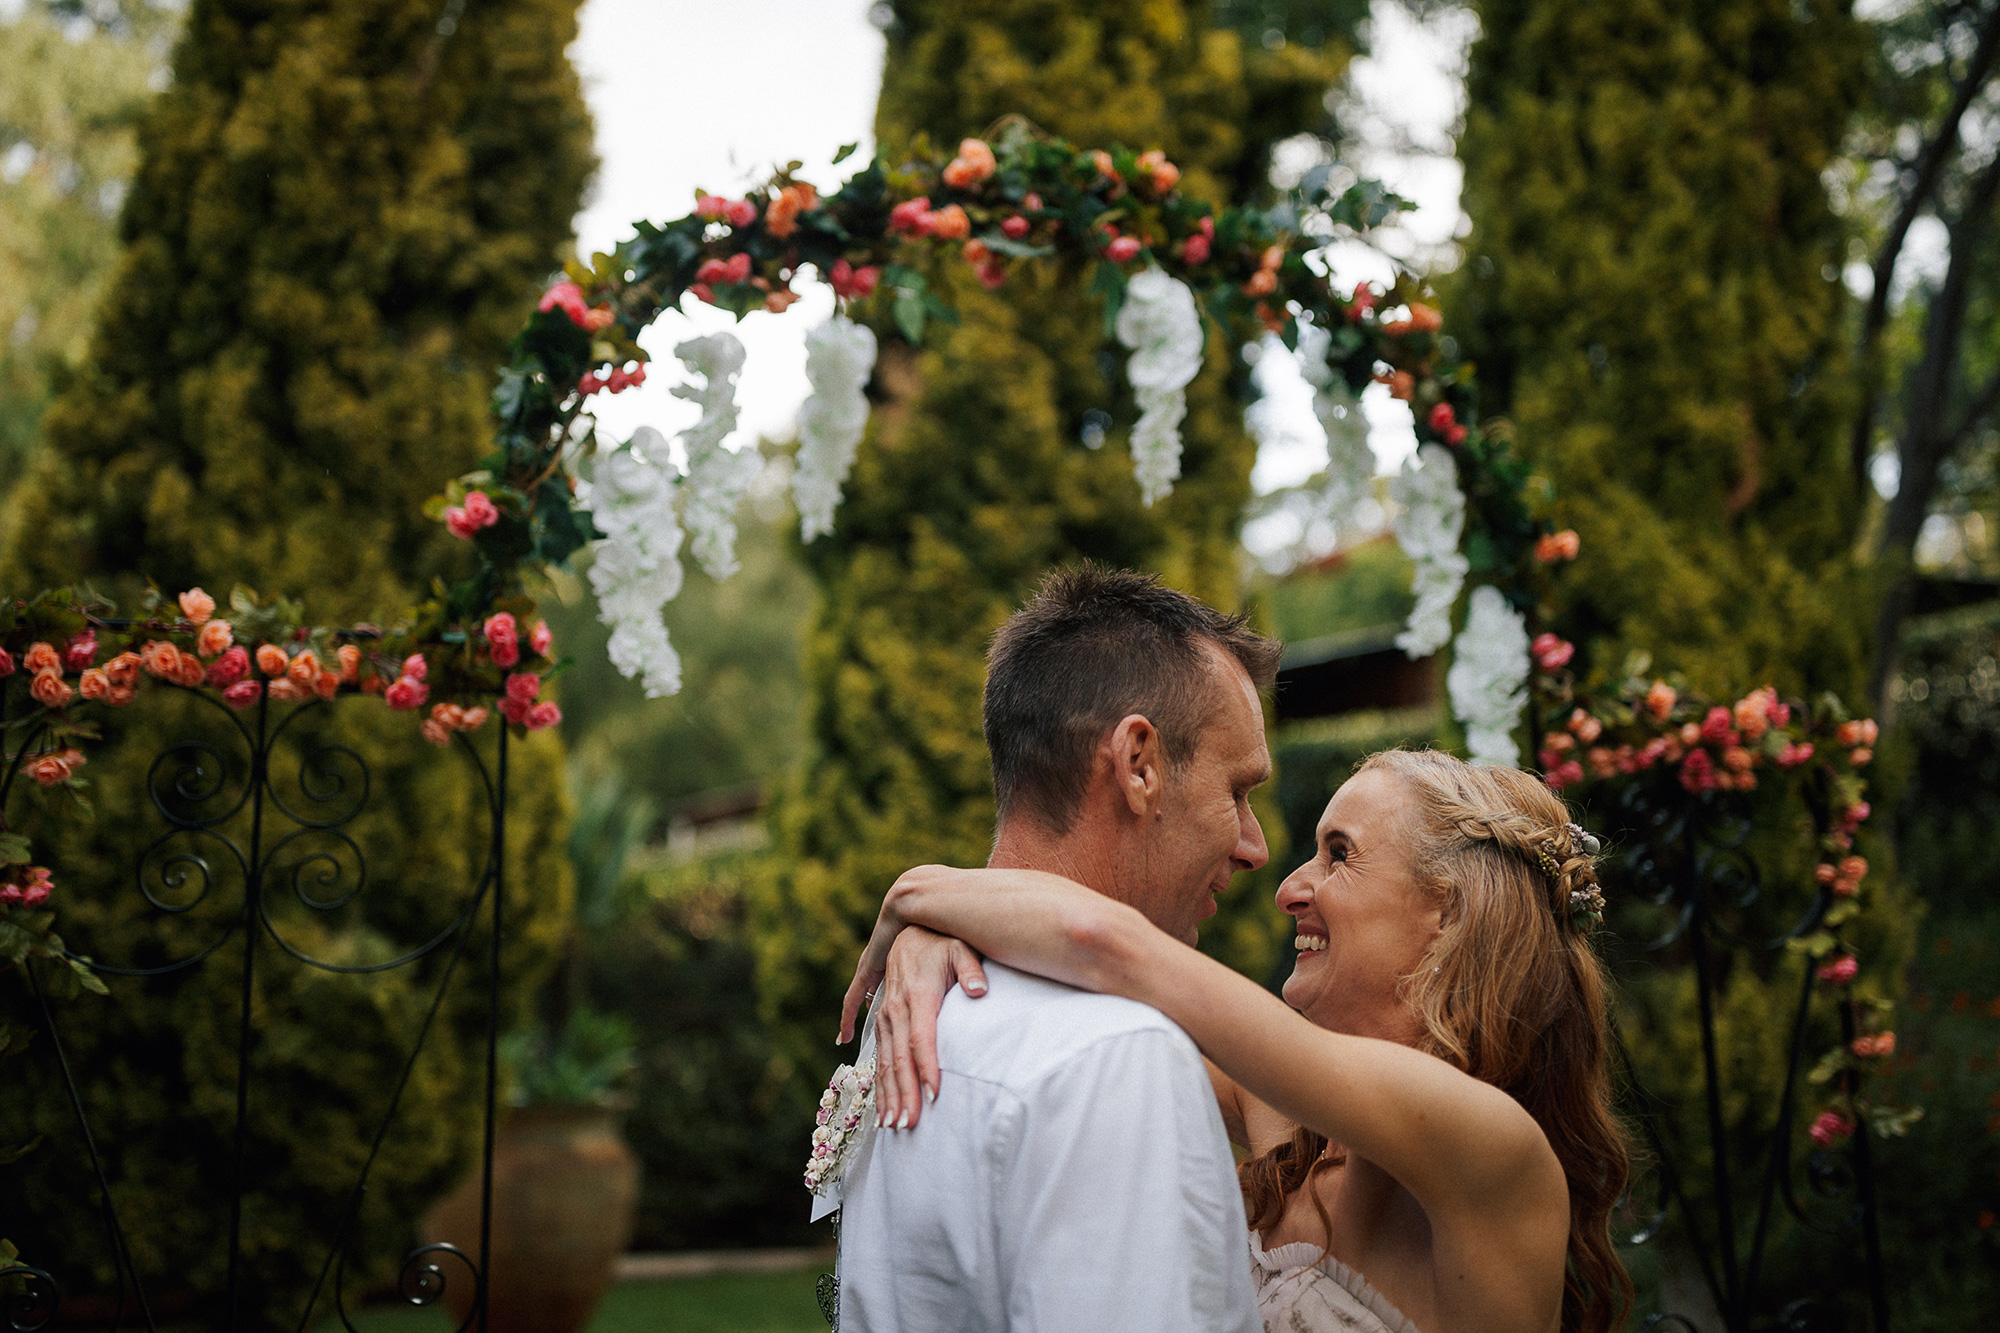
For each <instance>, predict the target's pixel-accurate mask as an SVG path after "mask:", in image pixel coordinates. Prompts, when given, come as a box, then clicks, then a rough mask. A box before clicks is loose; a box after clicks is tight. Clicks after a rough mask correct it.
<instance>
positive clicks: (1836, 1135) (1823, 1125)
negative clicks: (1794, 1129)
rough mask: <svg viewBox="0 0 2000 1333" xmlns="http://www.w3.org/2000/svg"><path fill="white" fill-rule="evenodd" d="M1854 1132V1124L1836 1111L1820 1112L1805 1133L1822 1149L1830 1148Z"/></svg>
mask: <svg viewBox="0 0 2000 1333" xmlns="http://www.w3.org/2000/svg"><path fill="white" fill-rule="evenodd" d="M1853 1132H1854V1122H1853V1121H1852V1120H1849V1119H1848V1118H1847V1117H1846V1116H1844V1115H1841V1114H1840V1113H1839V1112H1838V1111H1821V1112H1820V1113H1819V1118H1818V1119H1816V1120H1814V1121H1813V1122H1812V1128H1811V1129H1809V1130H1807V1131H1806V1133H1808V1134H1810V1135H1811V1136H1812V1141H1813V1142H1814V1143H1817V1144H1818V1145H1819V1146H1820V1147H1822V1148H1831V1147H1832V1146H1833V1145H1834V1144H1836V1143H1838V1142H1840V1141H1841V1140H1842V1139H1844V1138H1846V1137H1847V1136H1848V1135H1850V1134H1852V1133H1853Z"/></svg>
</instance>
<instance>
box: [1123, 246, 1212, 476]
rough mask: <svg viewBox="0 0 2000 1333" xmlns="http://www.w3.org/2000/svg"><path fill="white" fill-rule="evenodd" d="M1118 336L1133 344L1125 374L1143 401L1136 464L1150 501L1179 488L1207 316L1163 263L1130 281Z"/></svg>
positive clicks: (1135, 438) (1135, 434) (1134, 452)
mask: <svg viewBox="0 0 2000 1333" xmlns="http://www.w3.org/2000/svg"><path fill="white" fill-rule="evenodd" d="M1117 332H1118V341H1119V342H1121V343H1123V344H1125V346H1127V347H1129V348H1131V349H1132V357H1131V360H1130V361H1128V362H1127V363H1126V368H1125V376H1126V378H1127V379H1129V380H1131V381H1132V396H1133V398H1134V399H1135V400H1136V401H1137V402H1138V404H1139V420H1138V421H1137V422H1135V423H1134V424H1133V426H1132V465H1133V471H1134V472H1135V473H1136V474H1137V476H1138V478H1139V496H1140V498H1141V499H1142V500H1144V501H1145V502H1146V503H1147V504H1148V505H1151V504H1152V503H1153V502H1154V501H1155V500H1158V499H1160V498H1161V497H1162V496H1164V495H1166V494H1168V493H1169V492H1170V491H1172V490H1173V488H1174V478H1176V477H1178V476H1180V474H1181V419H1182V418H1183V417H1185V416H1186V415H1187V386H1188V385H1189V384H1191V383H1193V382H1194V377H1195V375H1196V374H1197V373H1198V372H1199V371H1200V370H1201V353H1202V344H1203V337H1202V329H1201V315H1200V313H1199V312H1198V311H1197V310H1196V309H1195V303H1194V293H1193V292H1191V291H1189V290H1188V287H1187V284H1186V283H1184V282H1182V281H1180V280H1179V279H1177V278H1171V277H1168V276H1167V274H1166V273H1165V272H1163V271H1162V270H1160V269H1158V268H1149V269H1147V270H1146V271H1145V272H1143V273H1140V274H1137V275H1135V276H1134V277H1133V279H1132V280H1131V281H1130V282H1129V283H1127V284H1126V286H1125V304H1124V305H1123V306H1122V307H1120V309H1119V311H1118V325H1117Z"/></svg>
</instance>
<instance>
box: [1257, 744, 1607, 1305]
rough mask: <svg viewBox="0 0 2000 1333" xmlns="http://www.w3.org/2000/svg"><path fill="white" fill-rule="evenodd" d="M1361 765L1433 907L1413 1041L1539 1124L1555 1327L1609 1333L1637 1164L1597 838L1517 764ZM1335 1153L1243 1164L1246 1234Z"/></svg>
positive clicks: (1408, 982)
mask: <svg viewBox="0 0 2000 1333" xmlns="http://www.w3.org/2000/svg"><path fill="white" fill-rule="evenodd" d="M1369 770H1377V771H1382V772H1386V773H1389V774H1391V775H1393V776H1395V777H1396V778H1398V779H1400V780H1401V781H1402V782H1403V784H1404V785H1405V788H1406V791H1407V795H1408V803H1407V809H1408V811H1409V818H1408V821H1407V823H1406V825H1405V835H1404V845H1405V846H1407V847H1408V849H1409V854H1410V870H1411V874H1412V877H1413V879H1414V880H1415V882H1416V884H1417V886H1418V889H1419V891H1420V892H1423V893H1427V894H1430V895H1432V896H1433V897H1434V898H1435V899H1436V901H1437V903H1438V907H1439V925H1438V934H1437V937H1436V939H1434V940H1433V941H1432V942H1431V945H1430V947H1429V949H1427V950H1426V951H1425V953H1424V955H1423V957H1422V958H1421V959H1420V960H1419V961H1418V964H1417V966H1416V968H1415V969H1414V970H1413V971H1412V972H1411V973H1410V975H1408V976H1407V977H1405V978H1404V979H1403V981H1402V995H1403V998H1404V1000H1405V1002H1406V1003H1407V1004H1408V1005H1409V1006H1410V1009H1411V1011H1412V1012H1413V1013H1414V1014H1415V1015H1416V1017H1417V1018H1418V1020H1419V1022H1420V1023H1421V1024H1422V1035H1421V1036H1420V1037H1419V1038H1418V1041H1417V1046H1418V1048H1419V1049H1420V1050H1424V1051H1427V1052H1429V1053H1430V1054H1432V1055H1435V1056H1437V1057H1438V1058H1439V1059H1441V1060H1445V1061H1447V1062H1448V1063H1450V1064H1452V1065H1454V1066H1456V1067H1457V1068H1459V1069H1462V1070H1464V1071H1465V1072H1466V1073H1468V1074H1471V1075H1472V1076H1473V1077H1474V1078H1478V1079H1481V1080H1483V1081H1485V1082H1487V1083H1491V1084H1493V1085H1494V1086H1495V1087H1497V1088H1500V1089H1501V1090H1502V1091H1504V1092H1506V1093H1507V1094H1508V1095H1509V1096H1511V1097H1513V1098H1514V1100H1515V1101H1517V1102H1519V1103H1520V1104H1521V1106H1522V1107H1523V1108H1524V1109H1525V1110H1526V1111H1527V1112H1528V1113H1529V1114H1530V1115H1532V1116H1533V1117H1534V1118H1535V1123H1536V1124H1538V1125H1540V1126H1541V1128H1542V1132H1543V1134H1544V1135H1545V1136H1546V1137H1547V1139H1548V1142H1549V1146H1550V1148H1552V1149H1553V1150H1554V1151H1555V1154H1556V1157H1557V1159H1558V1160H1559V1161H1560V1162H1561V1163H1562V1168H1563V1175H1564V1176H1565V1178H1566V1179H1567V1181H1568V1184H1569V1206H1570V1231H1569V1246H1568V1248H1569V1257H1568V1265H1567V1270H1566V1273H1565V1277H1564V1285H1563V1306H1562V1326H1561V1327H1562V1333H1606V1331H1607V1330H1610V1329H1613V1328H1616V1327H1617V1326H1618V1324H1619V1322H1620V1321H1621V1319H1622V1318H1623V1315H1624V1313H1625V1312H1626V1311H1628V1310H1629V1309H1630V1308H1631V1304H1632V1280H1631V1278H1630V1277H1629V1276H1628V1275H1627V1274H1626V1272H1625V1268H1624V1265H1623V1264H1621V1263H1620V1262H1619V1260H1618V1256H1617V1253H1616V1251H1615V1250H1614V1249H1613V1248H1612V1244H1611V1209H1612V1206H1613V1205H1614V1204H1615V1203H1616V1201H1617V1199H1618V1196H1619V1195H1620V1194H1621V1193H1622V1192H1623V1191H1624V1188H1625V1183H1626V1178H1627V1176H1628V1175H1629V1173H1630V1156H1629V1152H1628V1149H1627V1147H1626V1142H1625V1135H1624V1130H1623V1127H1622V1126H1621V1125H1620V1124H1619V1122H1618V1119H1617V1117H1616V1115H1615V1114H1614V1113H1613V1111H1612V1104H1611V1082H1610V1071H1609V1064H1608V1052H1609V1047H1610V1018H1609V1008H1608V1002H1609V988H1608V985H1607V983H1606V981H1605V977H1604V970H1603V966H1602V964H1600V963H1599V961H1598V959H1597V955H1596V953H1595V951H1594V950H1593V949H1592V947H1591V942H1590V932H1589V930H1588V929H1586V928H1585V927H1587V926H1588V925H1589V924H1590V923H1591V922H1593V921H1595V920H1596V918H1597V916H1598V914H1599V913H1600V912H1601V911H1602V908H1603V901H1604V900H1603V897H1602V894H1601V892H1600V890H1599V889H1598V883H1597V861H1596V847H1595V846H1594V844H1595V841H1596V840H1595V839H1593V838H1590V837H1589V836H1588V835H1587V834H1585V833H1584V832H1583V831H1582V830H1581V829H1579V828H1577V827H1576V826H1575V825H1574V824H1573V823H1571V821H1570V814H1569V810H1568V808H1567V807H1566V806H1564V805H1563V803H1562V801H1561V800H1560V799H1559V798H1558V797H1557V796H1555V795H1554V794H1553V793H1552V792H1550V791H1549V789H1548V788H1547V787H1545V786H1543V785H1542V783H1541V782H1540V781H1539V780H1538V779H1536V778H1535V777H1533V776H1531V775H1529V774H1527V773H1522V772H1520V771H1518V770H1515V769H1509V768H1490V767H1475V766H1474V765H1471V764H1468V763H1466V762H1464V761H1463V760H1461V759H1456V758H1453V757H1452V756H1450V755H1447V754H1439V753H1436V752H1434V751H1411V750H1389V751H1385V752H1384V753H1382V754H1378V755H1375V756H1374V757H1372V758H1370V759H1369V760H1367V761H1366V762H1365V763H1364V764H1362V765H1361V771H1363V772H1366V771H1369ZM1344 1160H1345V1154H1344V1153H1343V1152H1342V1150H1341V1149H1340V1148H1339V1147H1338V1146H1330V1145H1329V1144H1328V1143H1327V1141H1326V1139H1325V1138H1323V1137H1321V1136H1320V1135H1318V1134H1315V1133H1313V1132H1312V1131H1311V1130H1308V1129H1304V1128H1301V1129H1299V1130H1298V1131H1297V1132H1295V1133H1294V1134H1293V1136H1292V1138H1291V1139H1290V1140H1289V1141H1288V1142H1286V1143H1283V1144H1280V1145H1278V1146H1277V1147H1276V1148H1273V1149H1272V1150H1270V1151H1269V1152H1266V1153H1264V1154H1263V1155H1262V1156H1260V1157H1257V1158H1254V1159H1252V1160H1251V1161H1248V1162H1245V1163H1244V1164H1243V1167H1242V1169H1241V1173H1240V1174H1241V1176H1242V1181H1243V1188H1244V1203H1245V1207H1246V1209H1247V1211H1248V1213H1249V1215H1250V1225H1251V1226H1252V1227H1255V1228H1258V1229H1262V1228H1265V1227H1269V1226H1272V1225H1275V1224H1276V1222H1277V1221H1278V1219H1279V1218H1280V1217H1282V1216H1283V1214H1284V1210H1285V1206H1286V1203H1287V1201H1288V1200H1289V1199H1290V1198H1291V1197H1292V1196H1293V1195H1294V1194H1296V1193H1297V1192H1298V1191H1300V1190H1301V1189H1307V1190H1310V1189H1311V1188H1312V1181H1313V1179H1314V1177H1316V1176H1318V1175H1319V1174H1321V1173H1322V1172H1324V1171H1327V1170H1329V1169H1332V1168H1334V1167H1336V1166H1337V1165H1338V1164H1339V1163H1340V1162H1342V1161H1344ZM1312 1198H1313V1202H1314V1203H1315V1205H1318V1204H1319V1202H1320V1201H1319V1198H1318V1196H1317V1194H1316V1193H1315V1194H1313V1196H1312ZM1320 1214H1321V1218H1322V1220H1323V1221H1328V1225H1329V1227H1330V1220H1328V1219H1327V1216H1326V1213H1325V1210H1324V1208H1323V1207H1322V1208H1320Z"/></svg>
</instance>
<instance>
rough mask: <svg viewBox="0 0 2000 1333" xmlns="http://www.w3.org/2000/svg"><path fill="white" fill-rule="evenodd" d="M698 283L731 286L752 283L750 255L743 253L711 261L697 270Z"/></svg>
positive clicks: (695, 275)
mask: <svg viewBox="0 0 2000 1333" xmlns="http://www.w3.org/2000/svg"><path fill="white" fill-rule="evenodd" d="M694 278H695V281H696V282H708V283H720V284H723V285H730V284H734V283H739V282H748V281H750V255H749V252H748V251H741V252H738V253H736V254H733V255H731V256H730V257H729V258H727V259H709V260H705V261H703V263H702V266H701V267H700V268H698V269H696V270H695V274H694Z"/></svg>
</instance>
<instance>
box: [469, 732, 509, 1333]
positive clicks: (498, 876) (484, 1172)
mask: <svg viewBox="0 0 2000 1333" xmlns="http://www.w3.org/2000/svg"><path fill="white" fill-rule="evenodd" d="M498 770H499V771H498V780H497V782H496V784H495V790H494V795H493V940H492V946H491V953H490V957H489V959H488V969H487V976H486V1143H485V1147H484V1150H483V1155H482V1158H481V1162H480V1182H479V1295H478V1309H477V1311H476V1313H477V1317H478V1323H477V1327H478V1329H479V1333H486V1330H487V1315H488V1312H489V1311H490V1309H491V1308H492V1303H493V1142H494V1137H495V1125H496V1121H497V1119H498V1116H499V1109H500V1098H499V1091H500V942H501V929H502V925H503V922H504V919H505V918H504V912H503V907H502V904H503V903H504V902H505V901H506V898H507V726H506V724H505V723H504V722H503V723H502V724H501V726H500V754H499V764H498Z"/></svg>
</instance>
